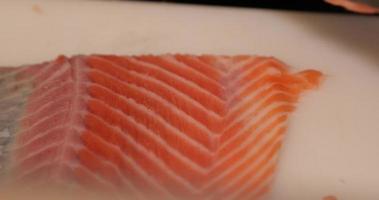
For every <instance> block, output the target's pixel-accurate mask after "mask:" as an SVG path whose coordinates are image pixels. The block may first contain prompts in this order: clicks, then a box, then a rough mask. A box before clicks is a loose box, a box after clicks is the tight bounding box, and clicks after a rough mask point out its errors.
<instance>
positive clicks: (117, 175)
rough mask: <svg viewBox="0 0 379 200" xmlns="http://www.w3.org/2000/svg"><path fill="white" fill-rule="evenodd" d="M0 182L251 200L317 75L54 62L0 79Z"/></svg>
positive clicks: (179, 60) (227, 61) (145, 60)
mask: <svg viewBox="0 0 379 200" xmlns="http://www.w3.org/2000/svg"><path fill="white" fill-rule="evenodd" d="M0 70H1V71H0V164H1V168H0V178H1V179H2V181H3V182H7V183H28V184H42V185H46V184H63V185H69V186H72V187H80V188H96V189H97V190H102V191H105V192H110V193H111V194H113V195H116V196H117V195H122V194H127V195H132V196H134V197H136V198H139V199H146V198H148V197H151V195H154V196H155V197H161V198H162V199H178V198H179V197H180V199H258V198H260V197H261V196H262V195H264V194H266V193H267V192H268V191H269V188H270V185H271V182H272V179H273V176H274V173H275V170H276V167H277V158H278V152H279V150H280V147H281V144H282V139H283V136H284V133H285V132H286V127H287V121H288V116H289V114H290V113H292V112H293V111H294V109H295V107H296V103H297V101H298V99H299V96H300V94H301V93H302V92H303V91H305V90H309V89H313V88H316V87H317V86H318V85H319V82H320V80H321V78H322V74H321V73H320V72H319V71H315V70H306V71H301V72H298V73H290V71H289V67H288V66H286V65H285V64H283V63H282V62H281V61H279V60H277V59H275V58H272V57H262V56H247V55H241V56H213V55H201V56H193V55H180V54H175V55H171V54H169V55H161V56H154V55H143V56H113V55H92V56H74V57H71V58H67V57H65V56H60V57H58V58H57V59H56V60H54V61H51V62H46V63H42V64H37V65H30V66H22V67H18V68H1V69H0Z"/></svg>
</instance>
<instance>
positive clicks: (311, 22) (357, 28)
mask: <svg viewBox="0 0 379 200" xmlns="http://www.w3.org/2000/svg"><path fill="white" fill-rule="evenodd" d="M331 16H332V15H331V14H320V15H309V16H304V15H299V14H296V13H294V14H292V15H288V17H290V18H293V20H294V21H295V22H296V23H298V24H299V26H303V27H304V28H305V31H309V32H311V33H312V34H317V35H319V36H321V37H323V38H325V39H327V40H329V41H330V42H331V43H337V45H340V46H341V47H343V48H344V49H348V50H351V51H352V52H353V53H354V54H358V55H360V56H362V57H364V58H367V59H368V60H369V61H370V62H372V63H373V64H374V65H375V66H378V67H379V18H376V17H368V16H342V15H333V16H334V17H331ZM315 53H317V52H315Z"/></svg>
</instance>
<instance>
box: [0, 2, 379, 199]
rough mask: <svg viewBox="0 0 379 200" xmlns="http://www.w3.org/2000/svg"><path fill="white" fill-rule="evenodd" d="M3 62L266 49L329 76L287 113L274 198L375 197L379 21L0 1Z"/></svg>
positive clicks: (0, 58) (245, 11)
mask: <svg viewBox="0 0 379 200" xmlns="http://www.w3.org/2000/svg"><path fill="white" fill-rule="evenodd" d="M0 25H1V27H0V45H1V48H0V65H19V64H26V63H34V62H41V61H45V60H50V59H52V58H54V57H55V56H57V55H58V54H67V55H72V54H80V53H82V54H89V53H106V54H145V53H154V54H158V53H167V52H172V53H174V52H180V53H196V54H201V53H214V54H261V55H273V56H275V57H278V58H279V59H281V60H283V61H285V62H286V63H288V64H290V65H292V66H293V68H294V70H300V69H303V68H314V69H319V70H321V71H323V72H324V73H326V74H327V79H326V81H325V82H324V84H323V85H322V87H321V88H320V90H318V91H314V92H310V93H307V94H306V95H305V96H304V97H303V98H302V100H301V103H300V104H299V107H298V110H297V111H296V113H294V115H293V116H292V120H291V123H290V129H289V132H288V135H287V137H286V141H285V145H284V147H283V151H282V154H281V158H280V166H279V171H278V174H277V176H276V179H275V184H274V188H273V193H272V199H273V200H287V199H289V200H297V199H301V200H319V199H321V198H322V197H323V196H326V195H335V196H337V197H338V198H339V199H340V200H376V199H379V190H378V186H379V170H378V169H379V18H378V17H376V18H375V17H362V16H341V15H330V14H329V15H327V14H306V13H299V12H298V13H295V12H278V11H270V10H259V9H237V8H221V7H205V6H182V5H180V6H179V5H171V4H166V3H156V4H151V3H135V2H118V1H117V2H116V1H101V2H100V1H95V2H93V1H65V2H63V1H58V2H55V1H54V2H53V1H38V2H32V1H17V2H15V1H1V2H0Z"/></svg>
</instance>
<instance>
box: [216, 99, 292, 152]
mask: <svg viewBox="0 0 379 200" xmlns="http://www.w3.org/2000/svg"><path fill="white" fill-rule="evenodd" d="M263 103H265V102H262V104H263ZM285 105H292V104H291V103H287V102H277V101H275V102H273V103H271V104H270V105H268V106H265V107H264V108H263V109H261V110H259V111H258V112H257V109H256V108H251V109H249V110H248V111H247V112H248V114H247V115H246V116H244V118H243V119H241V120H238V121H242V122H243V124H244V125H243V128H241V129H239V130H238V131H237V132H236V133H234V134H233V136H231V137H230V138H228V140H227V141H225V142H224V143H223V144H222V145H221V146H220V149H222V148H224V147H225V146H227V145H229V143H231V142H232V141H234V140H235V138H238V137H239V136H240V135H241V134H243V133H244V132H245V131H246V130H247V129H249V128H251V127H252V126H256V125H258V124H256V123H258V122H260V121H261V120H262V119H263V118H264V117H265V116H266V115H267V114H268V113H270V112H271V111H272V110H274V109H276V108H278V107H280V106H285ZM253 123H254V124H253ZM226 130H227V129H226Z"/></svg>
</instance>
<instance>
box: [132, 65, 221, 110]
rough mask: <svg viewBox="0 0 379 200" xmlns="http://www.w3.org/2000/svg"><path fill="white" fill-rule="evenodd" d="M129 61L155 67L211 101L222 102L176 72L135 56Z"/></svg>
mask: <svg viewBox="0 0 379 200" xmlns="http://www.w3.org/2000/svg"><path fill="white" fill-rule="evenodd" d="M130 61H131V62H134V63H137V64H140V65H143V66H146V67H149V68H155V69H157V70H159V71H160V72H162V73H164V74H166V75H167V76H170V77H171V78H173V79H174V80H176V81H178V82H182V83H185V84H186V85H188V86H190V87H192V88H193V90H194V91H199V92H201V93H202V94H205V95H207V96H209V98H210V99H212V101H216V102H219V103H223V100H222V99H220V98H219V97H218V96H216V95H214V94H212V93H211V92H209V91H208V90H205V89H204V88H202V87H200V86H198V85H196V84H195V83H194V82H192V81H188V80H187V79H184V78H183V77H181V76H179V75H177V74H175V73H173V72H168V71H166V70H164V69H162V67H160V66H158V65H155V64H154V63H150V62H146V61H143V60H140V59H135V58H130ZM157 80H158V79H157ZM178 91H179V90H178Z"/></svg>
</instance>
